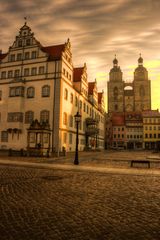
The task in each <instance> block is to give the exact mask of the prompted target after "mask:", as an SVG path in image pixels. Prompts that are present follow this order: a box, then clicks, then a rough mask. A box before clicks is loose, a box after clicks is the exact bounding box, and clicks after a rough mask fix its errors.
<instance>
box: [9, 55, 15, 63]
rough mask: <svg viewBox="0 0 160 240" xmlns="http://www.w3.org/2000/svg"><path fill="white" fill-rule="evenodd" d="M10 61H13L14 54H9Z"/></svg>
mask: <svg viewBox="0 0 160 240" xmlns="http://www.w3.org/2000/svg"><path fill="white" fill-rule="evenodd" d="M10 61H11V62H14V61H15V54H11V55H10Z"/></svg>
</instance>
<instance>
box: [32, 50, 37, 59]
mask: <svg viewBox="0 0 160 240" xmlns="http://www.w3.org/2000/svg"><path fill="white" fill-rule="evenodd" d="M36 57H37V52H36V51H33V52H32V59H35V58H36Z"/></svg>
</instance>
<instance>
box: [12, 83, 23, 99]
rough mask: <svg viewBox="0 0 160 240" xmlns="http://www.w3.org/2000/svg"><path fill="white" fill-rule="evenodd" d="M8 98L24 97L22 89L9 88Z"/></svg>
mask: <svg viewBox="0 0 160 240" xmlns="http://www.w3.org/2000/svg"><path fill="white" fill-rule="evenodd" d="M9 96H10V97H18V96H21V97H23V96H24V87H22V86H20V87H11V88H10V90H9Z"/></svg>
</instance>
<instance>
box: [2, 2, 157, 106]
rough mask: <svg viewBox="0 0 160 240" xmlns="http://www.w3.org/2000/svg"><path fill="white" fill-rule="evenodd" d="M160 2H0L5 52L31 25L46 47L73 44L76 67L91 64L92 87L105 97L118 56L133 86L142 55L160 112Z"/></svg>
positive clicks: (89, 78) (89, 70) (89, 69)
mask: <svg viewBox="0 0 160 240" xmlns="http://www.w3.org/2000/svg"><path fill="white" fill-rule="evenodd" d="M159 10H160V1H159V0H14V1H13V0H0V30H1V37H0V49H2V51H3V52H7V51H8V47H9V46H11V45H12V43H13V41H14V39H15V36H16V35H17V34H18V32H19V29H20V27H22V26H23V25H24V21H25V20H24V17H27V25H28V26H30V28H31V29H32V31H33V32H34V33H35V37H36V39H37V40H38V41H40V43H41V44H42V45H44V46H47V45H54V44H55V45H56V44H61V43H64V42H66V41H67V39H68V38H69V39H70V41H71V46H72V54H73V64H74V67H79V66H83V65H84V63H86V64H87V72H88V81H94V80H95V78H96V79H97V85H98V90H99V91H101V90H102V89H103V90H104V92H105V103H106V102H107V81H108V79H109V71H110V69H111V68H112V66H113V62H112V61H113V59H114V56H115V54H116V56H117V59H118V64H119V66H120V67H121V70H122V71H123V80H124V81H132V80H133V72H134V69H135V68H136V67H137V65H138V62H137V60H138V58H139V54H140V53H141V54H142V57H143V59H144V66H145V67H146V68H147V70H148V73H149V79H150V80H151V89H152V90H151V95H152V109H157V108H159V109H160V101H159V99H160V98H159V94H160V93H159V92H160V50H159V48H160V14H159Z"/></svg>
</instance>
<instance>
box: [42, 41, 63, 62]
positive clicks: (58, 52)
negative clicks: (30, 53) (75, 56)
mask: <svg viewBox="0 0 160 240" xmlns="http://www.w3.org/2000/svg"><path fill="white" fill-rule="evenodd" d="M64 49H65V44H61V45H55V46H48V47H41V50H42V51H43V52H46V53H48V54H49V60H55V59H58V60H59V59H61V56H62V52H63V51H64Z"/></svg>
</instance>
